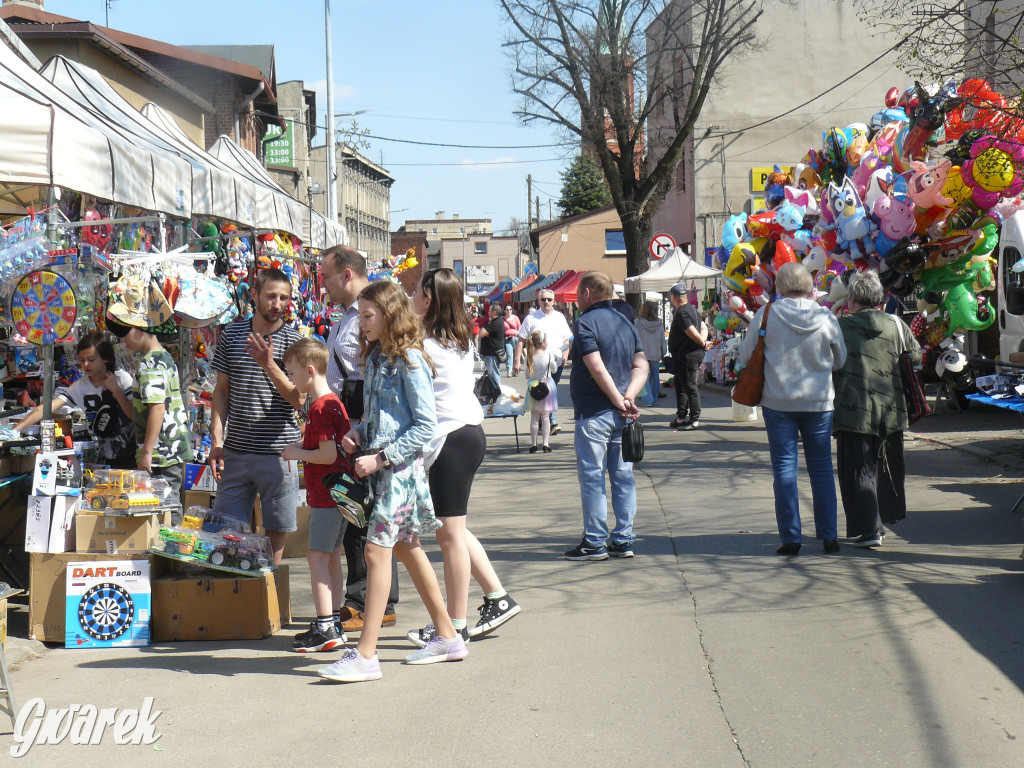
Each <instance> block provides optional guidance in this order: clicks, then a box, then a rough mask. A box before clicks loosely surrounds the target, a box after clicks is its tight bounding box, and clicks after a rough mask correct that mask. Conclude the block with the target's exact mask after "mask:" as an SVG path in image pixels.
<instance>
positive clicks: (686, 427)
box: [678, 421, 700, 432]
mask: <svg viewBox="0 0 1024 768" xmlns="http://www.w3.org/2000/svg"><path fill="white" fill-rule="evenodd" d="M678 429H680V430H682V431H683V432H689V431H690V430H691V429H700V422H699V421H687V422H686V423H684V424H682V425H681V426H679V427H678Z"/></svg>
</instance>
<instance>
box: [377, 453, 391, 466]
mask: <svg viewBox="0 0 1024 768" xmlns="http://www.w3.org/2000/svg"><path fill="white" fill-rule="evenodd" d="M377 458H378V459H380V461H381V465H382V467H383V468H384V469H391V459H389V458H388V455H387V454H386V453H384V451H381V452H380V453H378V454H377Z"/></svg>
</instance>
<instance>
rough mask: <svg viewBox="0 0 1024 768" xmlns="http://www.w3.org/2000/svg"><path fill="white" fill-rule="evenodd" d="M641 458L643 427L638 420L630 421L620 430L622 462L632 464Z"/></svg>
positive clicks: (641, 459)
mask: <svg viewBox="0 0 1024 768" xmlns="http://www.w3.org/2000/svg"><path fill="white" fill-rule="evenodd" d="M643 458H644V427H643V425H642V424H641V423H640V420H639V419H632V420H630V421H629V422H627V423H626V426H625V427H623V429H622V460H623V461H628V462H630V463H632V462H637V461H643Z"/></svg>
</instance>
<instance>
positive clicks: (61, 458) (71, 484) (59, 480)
mask: <svg viewBox="0 0 1024 768" xmlns="http://www.w3.org/2000/svg"><path fill="white" fill-rule="evenodd" d="M81 487H82V460H81V457H80V456H78V455H77V454H76V453H75V452H74V451H54V452H52V453H37V454H36V457H35V469H34V474H33V476H32V493H33V494H36V495H37V496H53V495H55V494H58V493H66V494H73V495H76V496H77V495H78V493H79V490H80V489H81Z"/></svg>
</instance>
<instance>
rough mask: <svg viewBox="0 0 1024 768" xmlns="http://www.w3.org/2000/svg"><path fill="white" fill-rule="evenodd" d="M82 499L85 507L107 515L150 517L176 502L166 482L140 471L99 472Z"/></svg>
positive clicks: (90, 482)
mask: <svg viewBox="0 0 1024 768" xmlns="http://www.w3.org/2000/svg"><path fill="white" fill-rule="evenodd" d="M82 496H83V501H82V504H83V506H84V507H86V508H88V509H93V510H96V511H100V512H104V513H105V514H108V515H148V514H152V513H153V512H156V511H157V510H159V509H162V508H164V507H167V506H174V503H175V502H174V500H172V499H171V498H170V497H171V488H170V486H169V485H168V483H167V481H166V480H163V479H161V478H158V477H157V478H154V477H151V476H150V474H149V472H144V471H142V470H138V469H97V470H96V471H94V472H93V473H92V477H91V478H90V479H89V482H88V483H87V484H86V486H85V490H84V492H83V494H82Z"/></svg>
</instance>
